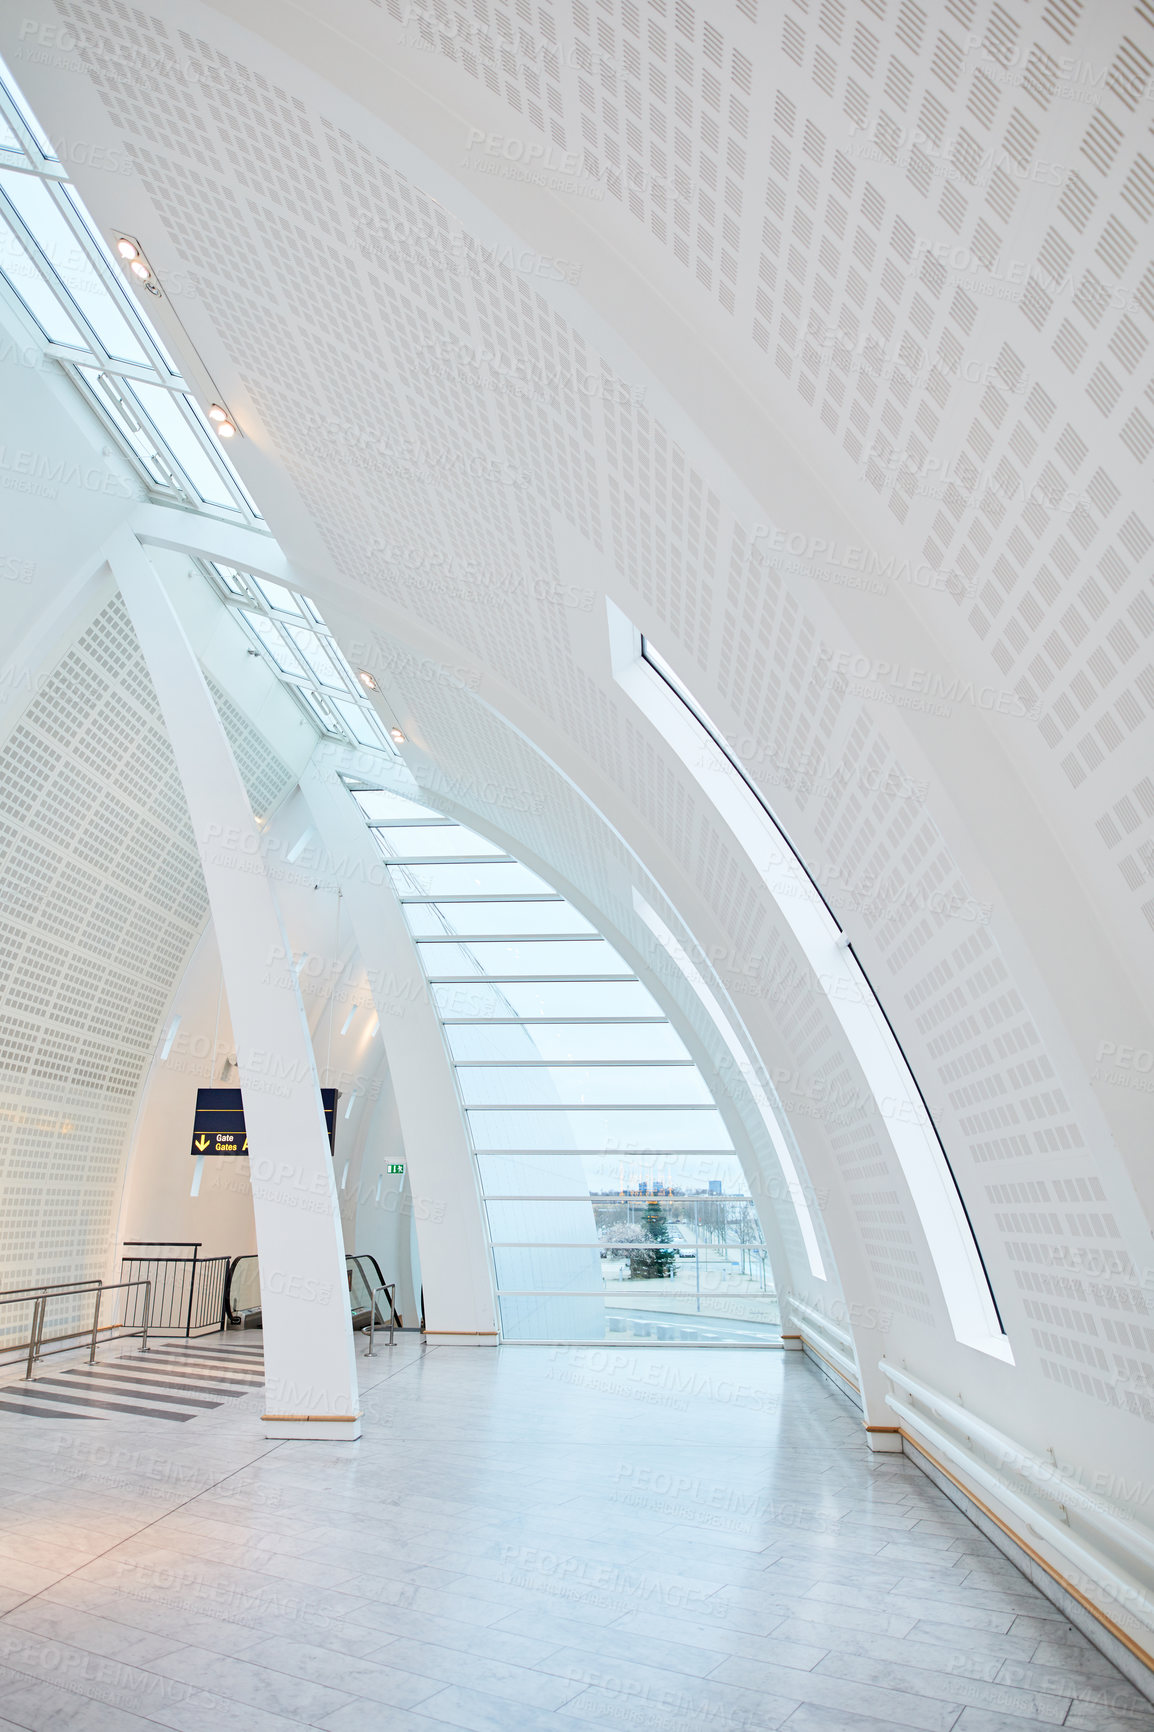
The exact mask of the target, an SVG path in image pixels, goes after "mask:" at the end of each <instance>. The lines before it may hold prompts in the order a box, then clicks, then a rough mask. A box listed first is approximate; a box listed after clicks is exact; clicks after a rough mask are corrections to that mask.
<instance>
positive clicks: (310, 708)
mask: <svg viewBox="0 0 1154 1732" xmlns="http://www.w3.org/2000/svg"><path fill="white" fill-rule="evenodd" d="M193 563H194V564H195V566H196V568H197V570H198V571H199V572H200V573H201V574H202V576H203V577H205V578H206V579H207V580H208V582H209V583H211V584H212V586H213V588H214V589H215V590H216V591H217V593H218V594H219V595H220V596H221V598H222V599H223V600H224V601H225V602H226V603H227V604H228V606H229V607H230V608H231V609H232V611H233V612H234V613H235V615H236V617H237V619H238V620H239V621H240V623H241V625H242V627H243V629H244V630H245V632H247V634H248V636H249V637H250V638H251V640H252V642H253V644H254V646H255V647H256V649H257V650H258V652H259V653H260V654H261V655H262V656H263V657H264V659H265V661H267V662H268V663H270V665H271V666H272V667H273V668H274V669H275V670H276V672H277V675H278V676H279V678H280V681H281V683H282V685H284V686H285V687H287V689H288V690H289V691H290V692H291V693H292V695H293V697H294V698H295V699H296V701H297V703H299V704H300V706H301V708H302V709H303V710H304V712H305V714H306V715H307V717H308V718H309V721H310V722H312V724H313V726H314V727H316V728H318V729H319V730H320V732H321V733H322V734H325V735H327V736H328V738H329V739H333V740H341V741H343V742H344V743H345V744H346V745H352V746H368V747H370V748H371V749H372V750H374V751H378V752H387V753H388V754H389V757H390V758H396V756H397V751H396V747H395V746H394V745H393V743H392V741H391V740H390V738H389V735H388V732H387V729H386V727H385V724H384V723H383V722H382V721H381V719H380V717H379V716H378V715H377V712H376V710H375V709H374V708H373V706H372V703H371V702H370V700H369V695H368V693H367V692H366V690H365V688H364V686H362V684H361V682H360V681H359V680H358V679H357V677H356V675H355V674H354V673H353V670H352V668H351V667H350V666H349V664H348V662H347V661H346V660H345V658H344V656H343V654H342V653H341V649H340V646H339V645H338V643H337V641H336V639H335V638H334V637H333V635H332V633H331V632H330V630H329V628H328V626H327V625H326V624H325V622H324V620H323V619H322V618H321V613H320V609H319V608H318V607H317V606H316V605H315V603H313V602H311V601H310V600H309V598H308V596H307V595H297V594H296V593H295V592H294V591H292V590H290V589H286V588H285V587H284V585H283V584H279V583H273V582H272V581H271V579H269V578H265V577H255V576H253V574H252V573H251V572H247V571H238V570H237V569H236V567H235V566H231V565H222V564H221V563H220V562H219V561H217V560H208V559H197V560H194V562H193Z"/></svg>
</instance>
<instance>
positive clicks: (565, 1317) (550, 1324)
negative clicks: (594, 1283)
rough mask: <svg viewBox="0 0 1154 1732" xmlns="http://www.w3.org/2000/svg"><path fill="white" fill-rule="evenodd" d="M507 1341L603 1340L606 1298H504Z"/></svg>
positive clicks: (503, 1333)
mask: <svg viewBox="0 0 1154 1732" xmlns="http://www.w3.org/2000/svg"><path fill="white" fill-rule="evenodd" d="M499 1304H500V1310H501V1339H502V1340H503V1341H602V1340H604V1339H605V1336H606V1322H605V1301H604V1300H603V1299H599V1298H598V1299H586V1298H572V1299H571V1298H558V1297H544V1296H542V1297H538V1296H532V1297H525V1298H521V1297H513V1298H510V1297H507V1296H505V1295H504V1294H502V1295H501V1298H500V1300H499Z"/></svg>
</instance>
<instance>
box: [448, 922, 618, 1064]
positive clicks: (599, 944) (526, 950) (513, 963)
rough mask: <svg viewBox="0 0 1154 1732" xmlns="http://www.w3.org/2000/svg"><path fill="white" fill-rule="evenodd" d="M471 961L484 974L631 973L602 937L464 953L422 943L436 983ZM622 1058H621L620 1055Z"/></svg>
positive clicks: (481, 947) (487, 946)
mask: <svg viewBox="0 0 1154 1732" xmlns="http://www.w3.org/2000/svg"><path fill="white" fill-rule="evenodd" d="M465 956H467V957H469V958H471V959H472V961H473V965H474V966H473V969H472V971H471V972H474V973H475V972H476V969H477V968H478V967H480V968H481V969H482V970H483V971H484V972H485V973H487V974H499V975H509V974H542V975H550V974H551V975H557V974H561V975H569V976H574V975H581V974H620V975H625V976H631V975H632V973H633V970H632V969H631V968H630V967H629V965H628V964H627V963H625V962H622V960H621V958H620V957H619V956H618V954H617V952H616V951H615V950H614V949H612V947H611V946H610V945H608V944H606V942H605V940H604V939H603V938H601V939H596V940H590V939H581V940H580V942H578V943H573V944H547V943H546V944H494V943H482V944H470V945H469V947H468V950H465V948H464V947H463V946H461V945H456V944H423V945H422V946H421V960H422V961H423V963H424V965H425V969H426V971H427V973H428V974H429V976H430V977H431V978H432V979H434V980H436V979H437V978H438V977H442V976H444V975H447V974H465V973H469V972H470V970H469V969H466V968H462V967H460V966H459V964H460V962H461V959H462V957H465ZM623 1056H625V1055H623Z"/></svg>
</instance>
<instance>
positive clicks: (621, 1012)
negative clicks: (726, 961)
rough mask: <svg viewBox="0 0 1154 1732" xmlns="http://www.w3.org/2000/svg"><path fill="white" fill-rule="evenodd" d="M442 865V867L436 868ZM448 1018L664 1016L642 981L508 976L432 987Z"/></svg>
mask: <svg viewBox="0 0 1154 1732" xmlns="http://www.w3.org/2000/svg"><path fill="white" fill-rule="evenodd" d="M437 870H440V868H437ZM433 995H434V997H435V999H436V1002H437V1005H438V1008H439V1009H440V1011H441V1015H442V1016H443V1017H444V1018H445V1020H446V1021H450V1020H457V1019H459V1018H461V1017H506V1016H518V1017H523V1016H551V1017H561V1018H569V1017H575V1016H605V1017H614V1018H615V1017H622V1016H660V1014H661V1013H660V1011H659V1010H658V1009H657V1006H656V1005H655V1004H654V1002H653V1000H652V998H651V997H650V996H649V994H648V992H647V991H646V990H645V988H644V987H643V986H642V984H641V982H640V981H639V980H561V981H553V980H549V981H544V980H543V981H540V982H533V981H508V982H505V983H504V984H503V985H500V986H496V985H493V984H492V983H482V982H480V981H478V983H477V985H476V986H450V985H444V986H434V988H433Z"/></svg>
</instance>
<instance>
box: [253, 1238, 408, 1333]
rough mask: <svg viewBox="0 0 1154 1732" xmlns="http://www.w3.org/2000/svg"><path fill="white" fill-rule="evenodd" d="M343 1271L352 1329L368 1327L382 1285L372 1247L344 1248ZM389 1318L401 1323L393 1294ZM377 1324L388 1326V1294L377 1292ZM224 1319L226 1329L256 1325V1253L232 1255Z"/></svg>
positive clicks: (398, 1325) (258, 1319)
mask: <svg viewBox="0 0 1154 1732" xmlns="http://www.w3.org/2000/svg"><path fill="white" fill-rule="evenodd" d="M345 1275H346V1278H347V1280H348V1284H349V1310H350V1312H351V1314H352V1324H353V1328H354V1329H367V1328H368V1326H369V1319H370V1317H371V1315H372V1304H373V1292H374V1289H376V1288H379V1287H383V1286H384V1285H385V1277H384V1275H383V1273H382V1272H381V1266H380V1264H379V1263H378V1262H377V1259H376V1258H375V1257H374V1256H373V1254H372V1252H371V1251H357V1252H351V1251H350V1252H346V1254H345ZM392 1298H393V1300H394V1303H393V1315H392V1321H393V1324H394V1326H395V1327H396V1328H397V1329H402V1328H403V1327H404V1323H403V1321H402V1318H401V1314H400V1312H399V1311H397V1310H396V1307H395V1289H394V1293H393V1295H392ZM376 1305H377V1327H378V1328H381V1327H384V1328H386V1329H387V1328H388V1326H389V1309H390V1295H389V1294H386V1293H377V1296H376ZM224 1321H225V1326H226V1327H227V1328H229V1329H259V1328H260V1326H261V1310H260V1268H259V1264H258V1262H257V1258H256V1255H255V1253H250V1254H249V1255H247V1256H244V1257H234V1258H233V1259H232V1262H231V1263H230V1264H229V1266H228V1275H227V1277H226V1280H225V1287H224Z"/></svg>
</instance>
